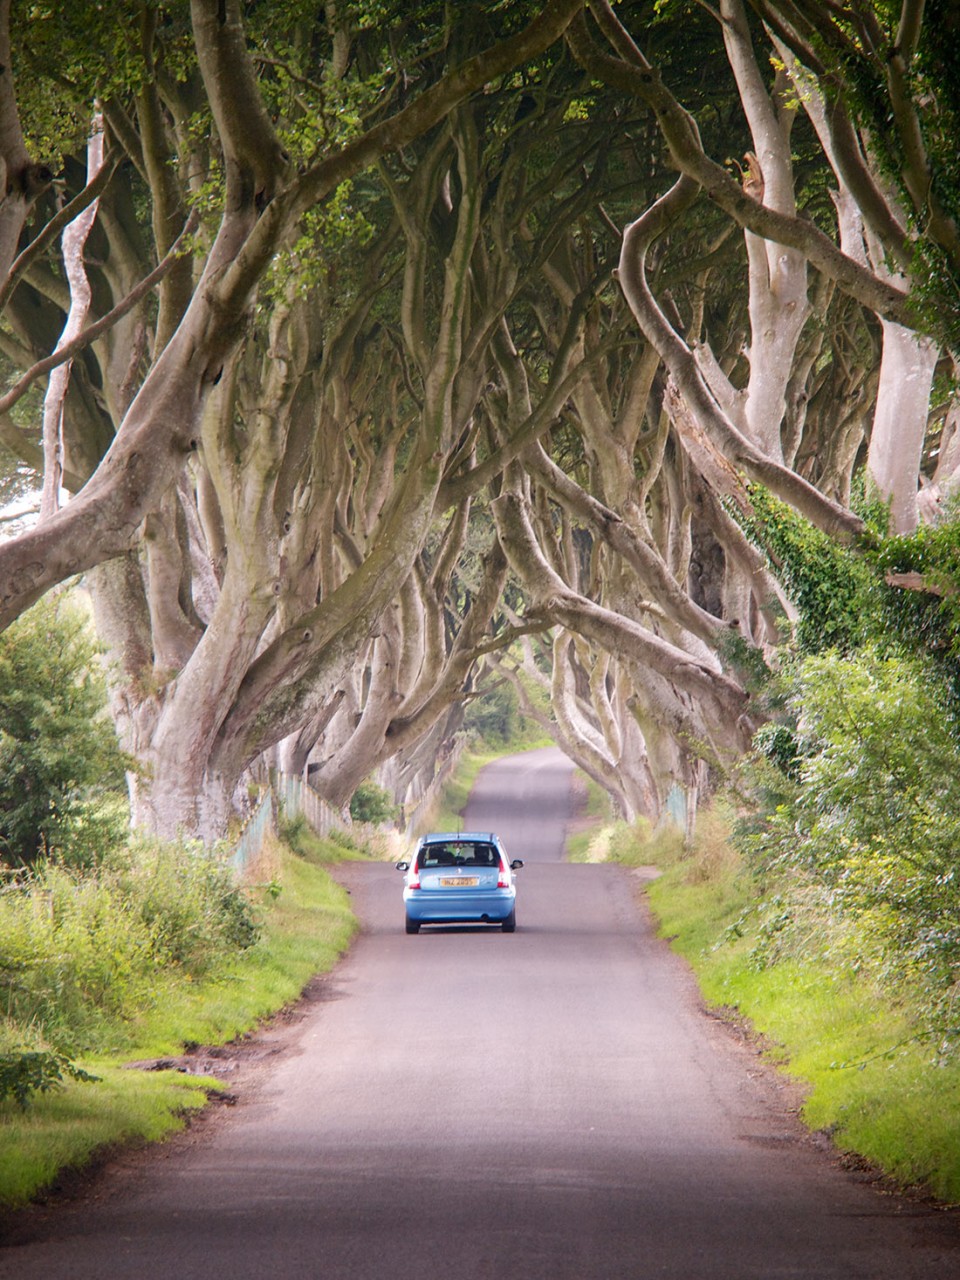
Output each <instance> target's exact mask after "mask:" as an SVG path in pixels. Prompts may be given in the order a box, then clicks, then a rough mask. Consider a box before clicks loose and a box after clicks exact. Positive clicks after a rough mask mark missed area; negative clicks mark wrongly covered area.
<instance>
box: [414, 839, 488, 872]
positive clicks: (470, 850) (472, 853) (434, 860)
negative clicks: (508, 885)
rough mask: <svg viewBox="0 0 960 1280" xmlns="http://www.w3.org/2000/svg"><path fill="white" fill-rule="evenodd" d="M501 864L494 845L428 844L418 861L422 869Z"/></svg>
mask: <svg viewBox="0 0 960 1280" xmlns="http://www.w3.org/2000/svg"><path fill="white" fill-rule="evenodd" d="M499 862H500V860H499V858H498V857H497V851H496V849H495V848H494V846H493V845H492V844H462V843H460V844H453V843H451V844H428V845H425V846H424V848H422V849H421V850H420V856H419V859H418V863H419V865H420V866H421V867H496V866H499Z"/></svg>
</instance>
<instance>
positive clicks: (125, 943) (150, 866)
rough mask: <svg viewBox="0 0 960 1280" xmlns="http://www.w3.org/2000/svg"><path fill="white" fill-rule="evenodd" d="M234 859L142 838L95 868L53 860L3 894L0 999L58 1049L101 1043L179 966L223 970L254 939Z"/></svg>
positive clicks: (118, 1032)
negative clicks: (230, 862)
mask: <svg viewBox="0 0 960 1280" xmlns="http://www.w3.org/2000/svg"><path fill="white" fill-rule="evenodd" d="M257 932H258V931H257V925H256V922H255V920H254V917H253V914H252V909H251V907H250V905H249V903H248V902H247V900H246V898H245V896H244V895H243V893H242V891H241V890H240V889H239V888H237V886H236V885H235V884H234V883H233V879H232V876H231V875H230V872H229V870H228V869H227V868H226V867H225V866H223V864H222V863H220V862H219V861H217V860H216V859H214V858H211V857H209V856H207V855H204V854H202V853H200V852H199V851H198V850H196V849H195V848H193V847H190V846H165V847H162V848H159V847H151V846H147V845H139V846H135V847H133V848H131V849H130V850H128V851H126V852H125V853H123V854H116V855H114V857H113V858H112V859H111V860H110V862H109V864H104V865H103V866H101V867H100V868H99V869H97V870H89V869H88V870H77V869H73V868H67V867H63V866H47V867H44V868H42V869H36V870H34V872H33V873H31V874H29V875H26V876H25V877H24V878H23V880H22V881H21V883H20V885H19V887H17V888H14V889H11V890H8V891H7V892H6V893H4V894H3V895H2V896H0V1001H2V1008H3V1011H4V1013H6V1015H7V1016H8V1017H10V1018H11V1019H12V1020H13V1021H14V1022H15V1023H16V1024H17V1025H18V1026H20V1027H22V1028H26V1027H30V1028H33V1029H34V1030H35V1031H36V1032H37V1034H39V1035H42V1036H43V1037H44V1038H45V1040H46V1041H47V1042H48V1043H49V1045H50V1046H51V1047H52V1048H53V1049H54V1050H55V1051H58V1052H63V1053H75V1052H80V1051H84V1050H86V1051H91V1050H102V1049H105V1048H109V1047H112V1046H113V1044H114V1043H116V1042H117V1041H118V1040H122V1039H123V1035H124V1026H125V1024H126V1023H128V1022H130V1021H131V1020H133V1019H135V1018H136V1017H137V1016H138V1015H139V1014H140V1013H141V1012H143V1011H144V1010H147V1009H149V1008H151V1007H153V1006H154V1005H155V1003H156V1002H157V1001H159V1000H162V998H163V992H164V987H165V983H167V982H168V981H169V976H170V975H171V974H173V973H177V974H180V975H183V976H185V977H187V978H188V980H190V981H193V980H196V979H198V978H200V977H205V976H210V975H212V974H215V973H216V971H217V969H218V967H220V966H222V965H225V964H226V962H227V961H228V959H229V958H230V956H231V955H233V954H234V953H235V952H236V950H237V949H238V948H243V947H248V946H250V945H251V944H252V943H253V942H255V941H256V939H257Z"/></svg>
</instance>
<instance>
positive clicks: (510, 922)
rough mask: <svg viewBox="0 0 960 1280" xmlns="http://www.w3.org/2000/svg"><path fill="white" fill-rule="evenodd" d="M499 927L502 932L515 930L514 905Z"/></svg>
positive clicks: (515, 915) (514, 931) (515, 910)
mask: <svg viewBox="0 0 960 1280" xmlns="http://www.w3.org/2000/svg"><path fill="white" fill-rule="evenodd" d="M500 927H501V929H503V932H504V933H516V931H517V909H516V907H514V909H513V910H512V911H511V912H510V914H509V915H508V916H507V918H506V920H504V922H503V924H502V925H501V926H500Z"/></svg>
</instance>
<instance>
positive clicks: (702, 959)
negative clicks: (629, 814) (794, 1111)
mask: <svg viewBox="0 0 960 1280" xmlns="http://www.w3.org/2000/svg"><path fill="white" fill-rule="evenodd" d="M612 845H613V847H612V850H611V856H612V857H613V858H614V859H615V860H617V861H621V862H624V863H626V864H629V865H638V864H641V863H653V864H655V865H657V866H659V867H660V868H661V871H662V874H661V876H660V877H659V878H658V879H657V880H655V881H653V882H652V883H651V884H650V885H649V886H648V890H647V892H648V897H649V901H650V903H651V906H652V908H653V910H654V913H655V915H656V917H657V920H658V922H659V930H660V933H661V934H662V935H663V936H665V937H667V938H668V939H670V941H671V944H672V945H673V947H674V948H675V949H676V950H677V951H679V952H680V953H681V954H682V955H683V956H684V957H685V958H686V959H687V960H688V961H689V963H690V965H691V966H692V968H693V969H694V971H695V973H696V975H697V978H698V980H699V982H700V986H701V989H702V991H703V994H704V997H705V999H706V1001H707V1002H708V1004H710V1005H711V1006H713V1007H715V1008H719V1009H721V1010H736V1011H737V1013H738V1015H739V1016H741V1017H743V1018H746V1019H747V1021H748V1023H749V1024H750V1026H752V1028H753V1029H754V1030H755V1031H756V1032H757V1033H758V1035H759V1036H761V1037H762V1041H763V1043H764V1044H765V1046H766V1052H767V1054H768V1056H769V1057H770V1059H771V1060H772V1061H773V1062H775V1063H776V1064H777V1065H778V1067H779V1069H780V1070H782V1071H785V1072H786V1073H788V1074H789V1075H790V1076H791V1077H793V1078H795V1079H797V1080H799V1081H801V1082H803V1083H804V1085H805V1086H806V1101H805V1104H804V1107H803V1118H804V1120H805V1122H806V1123H807V1124H808V1125H809V1126H810V1127H811V1128H812V1129H815V1130H823V1131H825V1132H827V1133H828V1134H830V1136H831V1137H832V1139H833V1141H834V1143H835V1144H836V1145H837V1146H838V1148H840V1149H841V1150H843V1151H846V1152H850V1153H855V1154H857V1155H858V1156H860V1157H862V1158H864V1159H866V1160H868V1161H869V1162H870V1163H872V1164H873V1165H875V1166H876V1167H878V1168H879V1169H881V1170H883V1171H884V1172H885V1173H886V1174H888V1175H889V1176H890V1177H891V1178H892V1179H894V1180H895V1181H896V1182H897V1183H899V1184H900V1185H902V1186H920V1187H923V1188H924V1189H926V1190H927V1191H929V1192H931V1193H933V1194H934V1195H936V1196H937V1197H939V1198H940V1199H942V1200H945V1201H948V1202H951V1203H958V1202H960V1051H958V1049H957V1047H956V1045H955V1044H954V1047H953V1052H952V1053H950V1054H946V1053H944V1054H943V1055H941V1056H939V1057H938V1055H937V1049H938V1046H937V1045H936V1044H933V1043H931V1041H930V1040H929V1039H927V1038H923V1037H922V1036H919V1035H918V1028H919V1027H922V1026H923V1024H924V1013H925V1009H924V1007H923V1000H922V996H921V995H920V993H919V992H914V993H912V994H911V992H910V991H909V990H907V991H901V993H900V995H899V997H898V999H896V1000H894V999H892V998H891V997H890V996H889V995H888V994H886V993H885V992H884V991H883V990H882V989H881V988H880V986H879V983H878V981H877V980H876V979H875V978H874V977H873V976H872V975H871V973H870V971H869V967H863V968H861V969H859V970H855V969H854V968H852V967H851V968H850V969H848V970H846V971H843V970H839V969H838V968H837V967H836V966H835V965H828V964H826V963H825V962H824V961H822V960H820V959H817V958H816V957H808V956H802V957H796V956H786V957H784V958H782V959H779V960H778V961H777V962H776V963H773V964H768V965H767V966H766V967H762V966H759V965H758V963H757V961H756V958H755V955H754V949H755V944H756V936H755V929H754V926H753V925H752V924H751V914H752V913H751V911H750V908H751V906H752V905H753V903H754V902H755V900H756V890H755V886H754V882H753V881H752V880H751V879H750V877H749V876H748V875H747V874H746V873H745V872H744V870H743V868H742V866H741V864H740V861H739V858H738V856H737V854H736V853H735V852H734V851H733V850H732V849H731V847H730V846H729V845H728V844H727V843H726V840H725V838H724V823H723V821H722V820H721V819H718V818H717V817H716V816H714V817H713V818H710V817H709V816H708V818H707V821H706V822H705V823H703V824H702V825H701V829H700V831H699V833H698V839H697V842H696V844H695V847H694V849H693V850H689V851H684V849H683V846H682V841H680V839H679V837H678V836H677V835H676V834H675V833H674V834H670V833H669V832H663V833H660V834H659V835H658V836H657V837H656V838H653V837H652V836H651V835H650V832H649V829H644V828H641V829H639V830H637V831H631V830H629V829H627V828H624V827H620V828H619V829H618V830H617V831H616V833H615V834H614V836H613V841H612Z"/></svg>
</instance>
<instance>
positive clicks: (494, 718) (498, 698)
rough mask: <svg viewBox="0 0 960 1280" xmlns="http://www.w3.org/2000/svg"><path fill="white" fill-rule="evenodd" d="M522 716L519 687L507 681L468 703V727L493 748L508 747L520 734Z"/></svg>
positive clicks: (466, 722) (474, 734) (465, 724)
mask: <svg viewBox="0 0 960 1280" xmlns="http://www.w3.org/2000/svg"><path fill="white" fill-rule="evenodd" d="M521 720H522V718H521V715H520V704H519V700H518V698H517V693H516V690H515V689H514V688H513V686H512V685H510V684H508V683H506V682H503V683H501V684H497V685H495V686H494V687H493V688H492V689H488V690H487V691H486V692H485V693H483V694H481V696H480V697H479V698H475V699H474V700H473V701H472V702H470V703H469V704H468V706H467V710H466V714H465V716H464V728H465V729H466V730H467V732H468V733H469V734H471V735H473V736H474V737H475V738H478V739H480V740H481V741H482V742H485V743H486V744H487V745H488V746H489V747H490V748H491V749H493V748H496V747H505V746H506V745H507V744H508V743H510V742H513V741H514V740H515V739H516V738H517V736H518V735H519V733H520V729H521Z"/></svg>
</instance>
